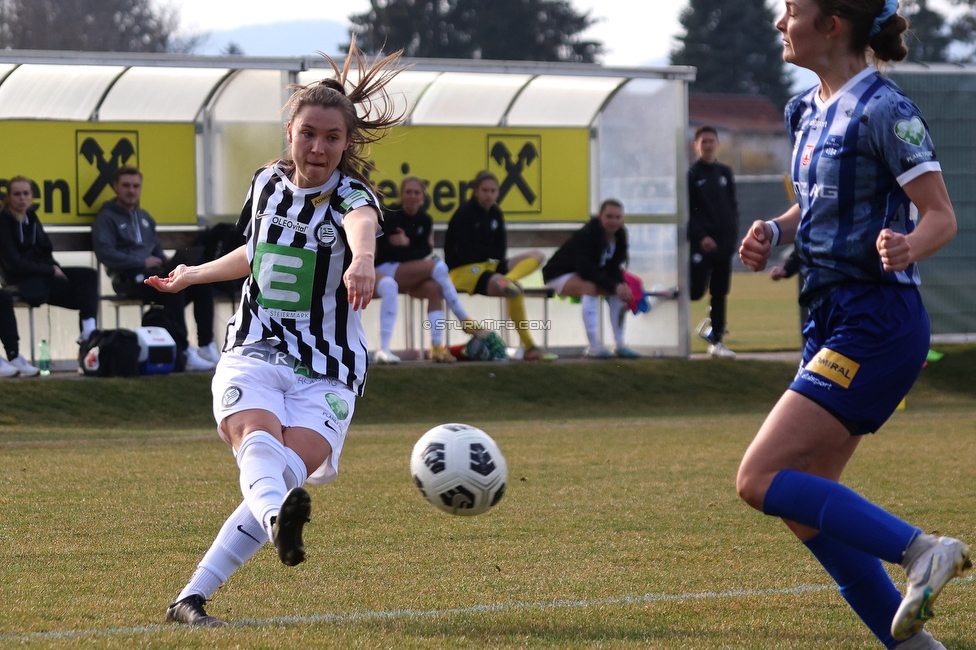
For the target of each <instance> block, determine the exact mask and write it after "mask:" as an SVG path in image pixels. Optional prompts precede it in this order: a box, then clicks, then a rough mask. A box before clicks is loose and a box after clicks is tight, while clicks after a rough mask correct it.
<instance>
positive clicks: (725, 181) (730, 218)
mask: <svg viewBox="0 0 976 650" xmlns="http://www.w3.org/2000/svg"><path fill="white" fill-rule="evenodd" d="M695 150H696V151H697V152H698V156H699V158H698V160H697V161H696V162H695V163H694V164H693V165H692V166H691V168H690V169H689V170H688V207H689V216H688V242H689V244H690V245H691V273H690V284H691V287H690V291H689V293H690V297H691V299H692V300H698V299H700V298H701V297H702V296H704V295H705V289H706V287H707V288H708V292H709V294H710V295H711V304H710V306H709V317H710V319H711V327H710V330H709V327H708V323H706V322H703V323H702V324H700V325H699V328H698V329H699V334H701V335H702V336H703V337H705V338H707V339H708V341H709V343H710V344H711V345H710V346H709V349H708V351H709V353H710V354H711V355H712V356H713V357H730V358H734V357H735V354H734V353H733V352H732V351H731V350H729V349H728V348H726V347H725V345H724V344H723V343H722V337H723V335H724V334H725V326H726V299H727V296H728V293H729V288H730V286H731V284H732V256H733V255H734V254H735V252H736V249H737V246H738V239H739V202H738V200H737V199H736V196H735V179H734V178H733V177H732V169H731V168H730V167H729V166H728V165H723V164H722V163H720V162H718V161H717V160H716V152H717V150H718V135H717V132H716V131H715V129H714V127H711V126H707V125H706V126H701V127H699V128H698V130H697V131H695Z"/></svg>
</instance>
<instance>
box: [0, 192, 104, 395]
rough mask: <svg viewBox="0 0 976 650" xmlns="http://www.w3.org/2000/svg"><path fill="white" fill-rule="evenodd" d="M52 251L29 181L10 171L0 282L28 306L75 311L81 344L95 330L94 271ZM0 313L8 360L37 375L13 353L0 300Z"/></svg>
mask: <svg viewBox="0 0 976 650" xmlns="http://www.w3.org/2000/svg"><path fill="white" fill-rule="evenodd" d="M53 251H54V246H53V245H52V243H51V239H50V238H49V237H48V236H47V233H46V232H44V226H43V224H41V221H40V220H39V219H38V218H37V212H36V210H35V209H34V194H33V183H32V181H31V180H30V179H29V178H27V177H25V176H14V177H13V178H11V179H10V180H9V181H8V196H7V198H6V200H5V201H4V206H3V209H2V210H0V271H2V275H3V280H4V284H5V285H6V286H13V287H16V293H17V295H19V296H20V299H21V300H23V301H24V302H26V303H27V304H29V305H30V306H32V307H39V306H40V305H43V304H49V305H55V306H57V307H63V308H65V309H75V310H78V329H79V332H80V335H79V338H78V342H79V343H82V342H84V341H87V340H88V337H89V336H90V335H91V333H92V332H94V331H95V325H96V318H97V317H98V272H97V271H96V270H95V269H93V268H88V267H71V266H65V267H62V266H61V265H60V264H58V262H57V261H56V260H55V259H54V255H53ZM8 291H10V289H8ZM3 302H4V303H6V302H7V299H4V300H3ZM2 312H3V313H2V315H0V341H2V342H3V344H4V348H5V349H6V353H7V357H8V358H9V359H10V362H11V365H14V366H16V367H17V369H18V371H19V373H20V374H21V375H25V376H31V375H34V374H37V372H38V369H37V368H35V367H34V366H32V365H30V364H29V363H27V362H26V361H25V360H24V358H23V357H21V356H20V355H19V350H18V347H19V346H18V336H17V325H16V321H14V322H10V321H9V320H8V316H9V314H10V313H12V312H8V311H7V309H6V306H5V305H4V308H3V309H2ZM8 370H9V369H8ZM2 374H4V373H3V368H0V375H2Z"/></svg>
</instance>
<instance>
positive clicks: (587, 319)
mask: <svg viewBox="0 0 976 650" xmlns="http://www.w3.org/2000/svg"><path fill="white" fill-rule="evenodd" d="M580 302H581V303H582V305H583V327H585V328H586V340H587V341H588V342H589V344H590V349H591V350H598V349H600V348H602V347H603V344H602V343H600V297H599V296H583V297H582V298H581V299H580Z"/></svg>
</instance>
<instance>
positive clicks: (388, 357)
mask: <svg viewBox="0 0 976 650" xmlns="http://www.w3.org/2000/svg"><path fill="white" fill-rule="evenodd" d="M373 363H379V364H393V363H400V357H398V356H397V355H395V354H393V353H392V352H390V351H389V350H377V351H376V352H374V353H373Z"/></svg>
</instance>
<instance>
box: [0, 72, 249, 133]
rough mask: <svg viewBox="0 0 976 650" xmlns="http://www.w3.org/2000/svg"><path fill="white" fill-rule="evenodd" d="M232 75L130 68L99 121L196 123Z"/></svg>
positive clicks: (111, 93) (101, 109)
mask: <svg viewBox="0 0 976 650" xmlns="http://www.w3.org/2000/svg"><path fill="white" fill-rule="evenodd" d="M229 73H230V70H229V69H227V68H191V69H186V68H137V67H132V68H129V69H128V70H126V71H125V74H123V75H122V76H121V77H119V80H118V81H116V82H115V84H114V85H113V86H112V88H111V90H109V92H108V94H107V95H106V96H105V99H104V100H103V101H102V104H101V106H100V107H99V109H98V119H99V120H102V121H106V122H135V121H138V122H193V121H195V120H196V117H197V113H199V112H200V109H201V107H202V106H203V105H204V103H205V102H206V101H207V99H208V98H209V97H210V95H211V94H213V92H214V90H215V89H216V88H217V85H218V84H219V83H220V81H221V80H222V79H223V78H224V77H226V76H227V75H228V74H229ZM2 87H3V84H0V88H2Z"/></svg>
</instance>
